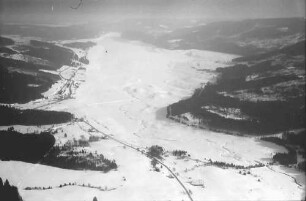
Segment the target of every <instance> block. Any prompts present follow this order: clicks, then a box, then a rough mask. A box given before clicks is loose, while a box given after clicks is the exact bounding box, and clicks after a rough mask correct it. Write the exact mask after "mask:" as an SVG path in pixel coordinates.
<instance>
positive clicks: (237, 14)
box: [0, 0, 305, 23]
mask: <svg viewBox="0 0 306 201" xmlns="http://www.w3.org/2000/svg"><path fill="white" fill-rule="evenodd" d="M78 3H79V0H0V9H1V10H0V12H1V21H3V22H36V23H39V22H41V23H47V22H52V21H56V22H58V21H66V22H77V21H79V20H80V19H83V20H85V21H86V20H87V21H91V20H94V19H95V20H97V19H101V18H104V19H105V18H107V17H123V18H132V17H142V18H148V17H149V18H150V17H154V18H156V17H159V18H203V19H232V18H234V19H244V18H276V17H305V0H83V5H82V6H81V7H80V8H79V9H77V10H74V9H71V8H70V7H71V6H76V5H78Z"/></svg>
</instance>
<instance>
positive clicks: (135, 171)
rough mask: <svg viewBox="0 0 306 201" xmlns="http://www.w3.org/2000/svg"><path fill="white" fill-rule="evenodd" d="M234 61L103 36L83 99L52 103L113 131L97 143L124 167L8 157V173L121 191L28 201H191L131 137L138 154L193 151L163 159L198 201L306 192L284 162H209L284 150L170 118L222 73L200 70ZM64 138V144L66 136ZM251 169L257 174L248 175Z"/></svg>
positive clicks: (79, 95)
mask: <svg viewBox="0 0 306 201" xmlns="http://www.w3.org/2000/svg"><path fill="white" fill-rule="evenodd" d="M235 57H236V56H235V55H228V54H223V53H217V52H209V51H199V50H166V49H161V48H157V47H154V46H150V45H147V44H144V43H141V42H137V41H127V40H124V39H122V38H121V37H120V35H119V34H107V35H105V36H102V37H101V38H100V40H99V41H98V45H97V46H95V47H93V48H91V49H90V50H89V52H88V59H89V60H90V64H89V65H88V66H87V69H86V71H77V73H81V74H83V73H85V82H84V83H82V84H81V85H80V87H79V89H77V90H76V93H75V94H74V97H75V98H74V99H67V100H64V101H61V102H59V103H55V104H53V105H51V106H50V105H49V106H48V109H52V110H53V109H54V110H64V111H69V112H71V113H73V114H75V115H76V117H78V118H83V119H85V120H86V121H88V122H89V123H90V124H91V125H94V127H95V128H97V129H99V130H100V131H102V132H104V133H105V134H107V135H109V136H111V137H113V138H108V139H105V140H101V141H98V142H93V143H91V147H90V149H92V150H94V151H97V152H99V153H102V154H103V155H105V156H106V157H107V158H110V159H114V160H116V163H117V164H118V169H117V170H116V171H110V172H109V173H100V172H94V171H72V170H62V169H59V168H54V167H47V166H43V165H32V164H27V163H23V162H1V163H0V177H3V178H8V179H10V181H12V182H11V183H13V184H15V185H17V186H18V187H19V188H25V187H27V186H49V185H51V186H57V185H60V184H61V183H65V182H66V183H69V182H72V183H73V182H77V183H83V182H84V183H91V184H92V185H99V186H107V189H112V188H114V189H113V190H107V191H101V190H98V189H92V188H85V187H80V186H68V187H64V188H55V189H51V190H44V191H40V190H30V191H26V190H21V195H22V197H23V198H24V200H27V201H44V200H46V201H47V200H48V201H49V200H50V201H51V200H54V201H61V200H63V201H66V200H67V201H68V200H71V201H72V200H74V201H76V200H92V199H93V197H94V196H97V198H98V200H189V197H188V196H187V194H186V193H185V192H184V189H183V188H182V187H181V185H180V184H179V183H178V181H177V180H175V179H173V178H171V176H169V174H170V173H169V171H168V170H167V169H166V168H164V167H163V168H161V171H160V172H155V171H153V170H152V166H151V164H150V159H149V158H148V157H146V156H145V155H144V154H141V152H138V151H137V150H134V149H131V148H130V147H128V146H124V145H123V144H122V143H120V142H123V143H126V144H128V145H131V146H133V147H136V148H139V149H140V150H142V149H145V148H146V147H149V146H151V145H159V146H162V147H164V149H165V150H166V151H173V150H185V151H187V153H188V154H190V157H187V158H185V159H177V158H175V157H173V156H171V155H169V156H168V157H166V156H165V157H164V163H165V164H166V165H167V166H168V167H170V169H171V170H172V171H173V172H174V173H175V174H176V175H177V176H178V178H179V179H180V180H181V181H182V182H183V184H184V185H185V187H186V188H187V189H188V190H190V192H191V193H190V194H191V197H192V198H193V200H299V199H301V198H303V197H305V191H304V188H305V175H304V173H302V172H298V171H295V170H293V169H285V168H282V167H278V166H276V165H273V166H269V165H267V166H265V167H259V168H251V169H247V170H237V169H233V168H228V169H223V168H220V167H216V166H213V165H209V164H208V160H209V159H211V160H212V161H222V162H226V163H234V164H236V165H243V166H250V165H256V164H259V163H262V164H267V163H269V162H271V157H272V156H273V154H274V153H275V152H286V150H285V148H283V147H280V146H277V145H274V144H272V143H268V142H261V141H259V140H258V139H256V138H251V137H239V136H232V135H226V134H222V133H215V132H212V131H207V130H202V129H197V128H194V127H188V126H186V125H181V124H178V123H176V122H172V121H171V120H168V119H166V117H165V116H166V111H165V107H166V106H167V105H169V104H171V103H173V102H176V101H179V100H181V99H182V98H184V97H188V96H190V95H191V94H192V92H193V90H194V89H195V88H197V87H199V86H201V84H203V83H206V82H207V81H209V80H212V79H214V76H215V75H214V74H213V73H209V71H198V70H196V69H195V68H194V67H195V66H196V68H197V69H206V70H213V69H215V68H216V67H221V66H226V65H228V64H229V62H230V61H231V59H233V58H235ZM77 76H78V75H77ZM81 76H83V75H81ZM47 94H48V93H47ZM30 104H33V103H30ZM30 106H31V105H30ZM27 107H29V105H28V106H27ZM82 128H83V130H82ZM20 129H23V130H25V129H26V127H24V128H23V127H20ZM86 129H88V128H86V126H85V125H84V124H82V123H81V124H80V123H74V124H72V125H69V126H63V127H62V131H61V133H64V132H65V133H67V134H68V139H69V137H70V138H76V137H77V136H78V135H85V137H86V132H85V134H84V130H86ZM98 134H99V133H95V135H98ZM56 135H58V136H63V135H62V134H56ZM56 135H55V137H57V140H58V141H61V140H63V142H65V140H67V139H62V137H58V136H56ZM113 139H117V140H118V141H120V142H118V141H116V140H113ZM159 166H160V165H159ZM239 171H242V172H240V173H239ZM243 172H249V174H248V173H247V174H246V175H243ZM284 173H285V174H284ZM294 178H296V180H297V181H296V182H297V183H295V180H294Z"/></svg>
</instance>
